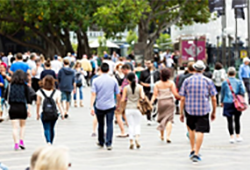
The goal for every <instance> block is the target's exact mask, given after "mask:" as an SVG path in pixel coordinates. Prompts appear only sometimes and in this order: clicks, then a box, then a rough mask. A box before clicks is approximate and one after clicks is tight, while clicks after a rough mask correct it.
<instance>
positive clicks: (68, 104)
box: [66, 102, 70, 114]
mask: <svg viewBox="0 0 250 170" xmlns="http://www.w3.org/2000/svg"><path fill="white" fill-rule="evenodd" d="M69 106H70V103H69V102H66V112H67V114H69Z"/></svg>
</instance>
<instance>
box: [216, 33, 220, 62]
mask: <svg viewBox="0 0 250 170" xmlns="http://www.w3.org/2000/svg"><path fill="white" fill-rule="evenodd" d="M216 39H217V57H216V62H217V61H218V58H219V43H220V36H217V37H216Z"/></svg>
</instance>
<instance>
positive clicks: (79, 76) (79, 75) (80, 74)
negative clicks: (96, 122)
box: [74, 61, 87, 107]
mask: <svg viewBox="0 0 250 170" xmlns="http://www.w3.org/2000/svg"><path fill="white" fill-rule="evenodd" d="M74 71H75V83H76V91H75V93H74V106H75V107H77V103H78V102H77V88H78V89H79V97H80V102H79V103H80V107H83V86H84V75H86V74H87V73H86V72H85V71H84V70H83V69H82V68H81V63H80V62H79V61H77V62H76V64H75V67H74Z"/></svg>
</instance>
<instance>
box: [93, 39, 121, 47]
mask: <svg viewBox="0 0 250 170" xmlns="http://www.w3.org/2000/svg"><path fill="white" fill-rule="evenodd" d="M99 46H100V45H99V42H98V40H94V41H92V42H91V43H90V44H89V47H90V48H98V47H99ZM106 46H107V47H108V48H120V47H119V46H118V45H117V44H115V43H113V42H111V41H109V40H107V41H106Z"/></svg>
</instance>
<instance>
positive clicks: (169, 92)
mask: <svg viewBox="0 0 250 170" xmlns="http://www.w3.org/2000/svg"><path fill="white" fill-rule="evenodd" d="M170 77H171V71H170V70H169V69H168V68H164V69H162V70H161V72H160V78H161V80H160V81H158V82H156V84H155V87H154V94H153V96H152V99H151V103H152V104H153V103H154V102H155V99H157V100H158V120H157V122H158V123H160V125H159V126H158V128H157V129H158V130H159V131H160V133H161V140H162V141H164V131H165V129H166V132H167V140H166V141H167V143H171V139H170V135H171V131H172V123H173V122H174V111H175V103H174V98H173V95H174V96H175V97H176V98H180V95H179V94H178V93H177V89H176V87H175V84H174V82H173V81H171V80H169V79H170Z"/></svg>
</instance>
